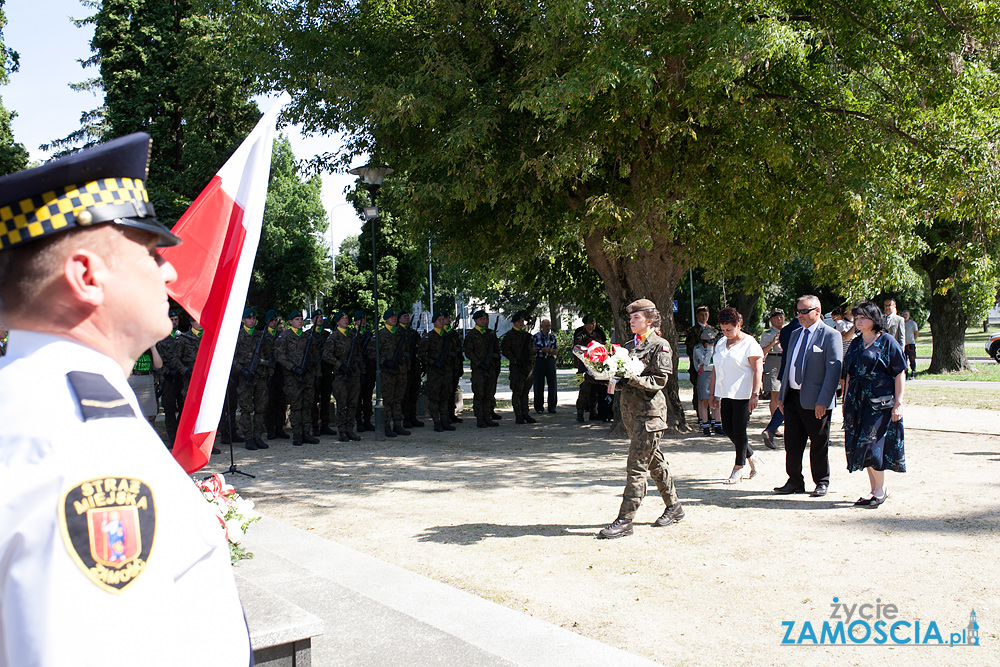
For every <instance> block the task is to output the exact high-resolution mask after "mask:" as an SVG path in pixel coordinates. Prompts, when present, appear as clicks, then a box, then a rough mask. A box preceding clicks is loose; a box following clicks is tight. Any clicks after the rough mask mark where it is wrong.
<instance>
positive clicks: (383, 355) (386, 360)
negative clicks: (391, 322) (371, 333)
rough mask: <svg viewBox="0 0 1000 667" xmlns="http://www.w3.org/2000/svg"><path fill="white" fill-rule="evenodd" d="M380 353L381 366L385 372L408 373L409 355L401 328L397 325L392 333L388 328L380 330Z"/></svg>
mask: <svg viewBox="0 0 1000 667" xmlns="http://www.w3.org/2000/svg"><path fill="white" fill-rule="evenodd" d="M378 352H379V365H380V366H381V367H382V370H383V371H388V372H389V373H399V372H405V371H406V369H407V364H408V361H407V358H408V356H409V355H408V354H407V349H406V339H405V338H404V337H403V333H402V330H401V327H400V326H398V325H397V326H395V327H393V329H392V331H390V330H389V328H388V327H386V326H385V325H382V327H381V328H380V329H379V330H378Z"/></svg>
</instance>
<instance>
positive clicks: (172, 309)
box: [167, 308, 180, 317]
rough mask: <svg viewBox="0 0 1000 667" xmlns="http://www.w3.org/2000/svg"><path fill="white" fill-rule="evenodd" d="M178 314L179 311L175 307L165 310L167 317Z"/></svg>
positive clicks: (177, 315)
mask: <svg viewBox="0 0 1000 667" xmlns="http://www.w3.org/2000/svg"><path fill="white" fill-rule="evenodd" d="M179 316H180V313H178V312H177V309H176V308H171V309H170V310H169V311H167V317H179Z"/></svg>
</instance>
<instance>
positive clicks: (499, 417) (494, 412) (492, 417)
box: [490, 410, 503, 422]
mask: <svg viewBox="0 0 1000 667" xmlns="http://www.w3.org/2000/svg"><path fill="white" fill-rule="evenodd" d="M490 419H492V420H493V421H495V422H498V421H500V420H501V419H503V417H501V416H500V415H498V414H497V412H496V410H494V411H493V414H491V415H490Z"/></svg>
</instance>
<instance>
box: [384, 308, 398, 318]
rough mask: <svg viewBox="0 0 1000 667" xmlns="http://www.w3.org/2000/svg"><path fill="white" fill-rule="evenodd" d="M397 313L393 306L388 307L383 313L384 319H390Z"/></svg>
mask: <svg viewBox="0 0 1000 667" xmlns="http://www.w3.org/2000/svg"><path fill="white" fill-rule="evenodd" d="M395 314H396V311H395V309H393V308H387V309H386V311H385V312H384V313H382V319H383V320H388V319H389V318H390V317H392V316H393V315H395Z"/></svg>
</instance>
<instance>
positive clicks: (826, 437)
mask: <svg viewBox="0 0 1000 667" xmlns="http://www.w3.org/2000/svg"><path fill="white" fill-rule="evenodd" d="M781 405H782V408H783V410H784V413H785V472H787V473H788V481H789V482H790V483H791V484H792V486H805V480H804V478H803V477H802V455H803V454H804V453H805V451H806V438H808V439H809V441H810V445H809V469H810V472H811V473H812V479H813V483H815V484H829V483H830V456H829V450H830V410H827V411H826V414H825V415H823V418H822V419H817V418H816V412H815V410H814V408H804V407H802V406H801V405H800V404H799V391H798V389H792V388H791V387H789V388H788V389H786V390H785V400H784V401H782V403H781Z"/></svg>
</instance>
